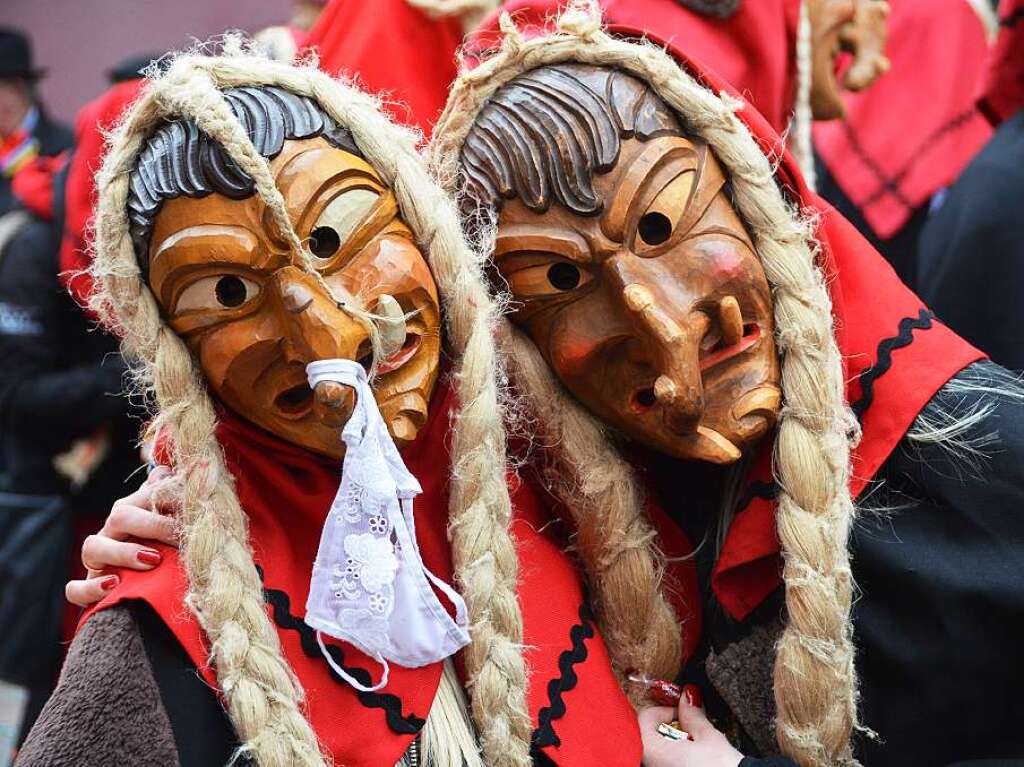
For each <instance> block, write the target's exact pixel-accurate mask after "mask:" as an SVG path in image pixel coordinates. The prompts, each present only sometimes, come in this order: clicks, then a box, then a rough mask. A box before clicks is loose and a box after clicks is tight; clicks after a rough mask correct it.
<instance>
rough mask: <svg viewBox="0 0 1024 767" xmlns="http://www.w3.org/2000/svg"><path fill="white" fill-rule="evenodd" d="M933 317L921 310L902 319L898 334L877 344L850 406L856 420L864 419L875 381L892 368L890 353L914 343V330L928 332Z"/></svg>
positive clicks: (925, 310)
mask: <svg viewBox="0 0 1024 767" xmlns="http://www.w3.org/2000/svg"><path fill="white" fill-rule="evenodd" d="M933 319H935V315H934V314H932V313H931V312H930V311H928V310H927V309H922V310H921V311H919V312H918V313H917V316H916V317H904V318H903V319H902V320H900V324H899V333H898V334H897V335H895V336H892V337H891V338H883V339H882V340H881V341H879V342H878V353H877V354H876V357H875V364H874V365H872V366H871V367H869V368H867V369H866V370H865V371H864V372H863V373H861V374H860V388H861V395H860V399H859V400H857V401H856V402H854V403H853V404H852V405H850V409H851V410H853V414H854V415H855V416H857V420H861V419H862V418H863V417H864V413H865V412H866V411H867V409H868V408H869V407H871V403H872V401H873V400H874V398H875V381H877V380H878V379H879V378H880V377H881V376H883V375H885V374H886V373H887V372H888V371H889V368H891V367H892V353H893V352H894V351H896V350H897V349H902V348H903V347H904V346H910V344H912V343H913V342H914V331H915V330H928V329H929V328H931V327H932V320H933Z"/></svg>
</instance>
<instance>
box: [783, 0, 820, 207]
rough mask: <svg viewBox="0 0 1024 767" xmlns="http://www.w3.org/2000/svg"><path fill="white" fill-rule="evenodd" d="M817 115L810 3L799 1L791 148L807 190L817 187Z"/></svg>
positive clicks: (804, 0)
mask: <svg viewBox="0 0 1024 767" xmlns="http://www.w3.org/2000/svg"><path fill="white" fill-rule="evenodd" d="M813 126H814V115H813V114H812V113H811V16H810V13H809V12H808V10H807V0H800V19H799V21H798V22H797V27H796V104H794V105H793V119H792V121H791V122H790V124H789V130H790V142H789V143H790V148H791V149H792V151H793V158H794V159H795V160H796V163H797V165H799V166H800V172H801V173H802V174H803V176H804V181H806V182H807V186H809V187H810V188H811V189H814V188H815V186H816V185H817V171H815V169H814V142H813V137H812V133H811V130H812V128H813Z"/></svg>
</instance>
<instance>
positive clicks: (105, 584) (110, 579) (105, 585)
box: [100, 575, 121, 591]
mask: <svg viewBox="0 0 1024 767" xmlns="http://www.w3.org/2000/svg"><path fill="white" fill-rule="evenodd" d="M120 582H121V579H120V578H118V577H117V576H116V575H108V576H107V577H106V578H104V579H103V580H101V581H100V588H101V589H103V590H104V591H110V590H111V589H112V588H114V586H116V585H117V584H118V583H120Z"/></svg>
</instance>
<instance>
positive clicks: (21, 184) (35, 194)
mask: <svg viewBox="0 0 1024 767" xmlns="http://www.w3.org/2000/svg"><path fill="white" fill-rule="evenodd" d="M67 159H68V153H67V152H61V153H60V154H59V155H57V156H55V157H50V156H47V155H37V156H36V157H35V158H34V159H33V160H32V161H31V162H30V163H29V164H28V165H26V166H25V167H24V168H22V169H21V170H19V171H18V172H17V173H15V174H14V178H12V179H11V189H12V190H13V192H14V196H15V197H17V198H18V200H19V201H20V202H21V204H22V205H24V206H25V207H26V208H27V209H28V210H29V211H30V212H31V213H34V214H35V215H37V216H39V217H40V218H45V219H46V220H47V221H49V220H50V219H52V218H53V177H54V176H56V175H57V173H58V172H59V171H60V169H61V168H63V167H64V163H65V162H67Z"/></svg>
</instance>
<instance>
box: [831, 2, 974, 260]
mask: <svg viewBox="0 0 1024 767" xmlns="http://www.w3.org/2000/svg"><path fill="white" fill-rule="evenodd" d="M890 4H891V5H892V15H891V16H890V17H889V42H888V45H887V46H886V55H887V56H888V57H889V59H890V60H891V61H892V69H891V70H890V71H889V72H888V73H887V74H885V75H883V76H882V77H880V78H879V79H878V81H877V82H875V83H874V84H873V85H872V86H871V87H869V88H868V89H867V90H864V91H862V92H860V93H847V94H846V96H845V101H846V106H847V115H846V118H845V119H843V120H834V121H830V122H820V123H816V124H815V126H814V145H815V148H816V149H817V151H818V154H819V155H820V156H821V159H822V161H823V162H824V163H825V166H826V167H827V168H828V170H829V172H830V173H831V174H832V176H833V177H834V178H835V180H836V183H837V184H838V185H839V187H840V188H841V189H842V190H843V192H844V193H845V194H846V196H847V197H849V198H850V200H851V201H852V202H853V204H854V205H856V206H857V207H858V208H859V209H860V211H861V213H862V214H863V215H864V218H865V219H867V221H868V223H869V224H870V225H871V228H872V229H873V230H874V232H875V234H877V235H878V236H879V237H880V238H881V239H883V240H885V239H889V238H890V237H892V236H893V235H894V234H896V232H898V231H899V230H900V229H901V228H902V227H903V225H904V224H906V222H907V220H908V219H909V218H910V216H911V215H913V213H914V211H915V210H916V209H917V208H919V207H920V206H921V205H923V204H924V203H925V202H927V201H928V199H929V198H930V197H931V196H932V195H933V194H935V192H937V191H938V190H939V189H941V188H942V187H944V186H948V185H949V184H950V183H952V182H953V181H954V180H955V179H956V177H957V176H959V175H960V172H961V171H962V170H963V169H964V168H965V167H966V165H967V163H968V162H969V161H970V159H971V158H972V157H973V156H974V155H975V153H976V152H977V151H978V150H979V149H981V147H982V146H983V145H984V144H985V142H986V141H987V140H988V138H989V136H990V135H991V133H992V131H991V128H990V127H989V125H988V123H987V122H986V121H985V119H984V118H983V117H982V115H981V113H980V112H979V111H978V109H977V108H976V106H975V99H976V98H977V92H978V90H977V89H978V82H979V80H980V79H981V77H982V74H983V72H984V67H985V61H986V57H987V55H988V44H987V41H986V38H985V29H984V27H983V25H982V22H981V19H980V18H979V17H978V15H977V14H976V13H975V11H974V10H973V9H972V8H971V6H970V4H969V3H967V2H964V0H891V3H890Z"/></svg>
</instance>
